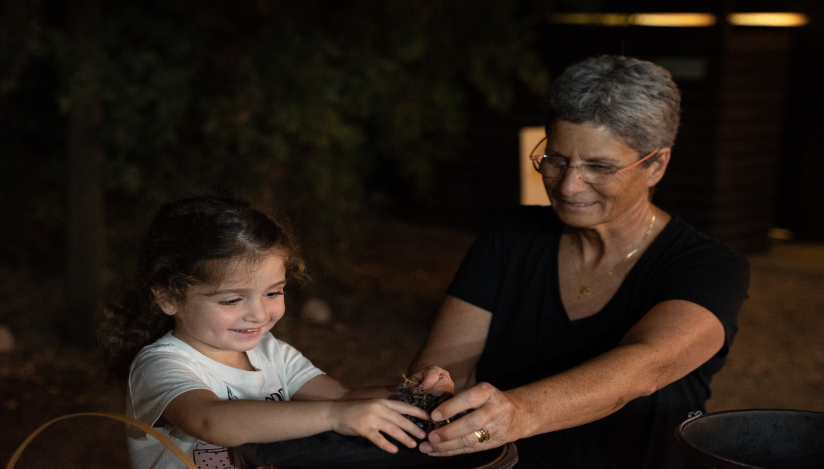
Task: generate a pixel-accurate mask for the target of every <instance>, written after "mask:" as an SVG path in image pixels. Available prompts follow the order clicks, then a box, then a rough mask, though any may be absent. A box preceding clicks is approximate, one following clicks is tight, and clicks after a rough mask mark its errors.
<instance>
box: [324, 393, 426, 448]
mask: <svg viewBox="0 0 824 469" xmlns="http://www.w3.org/2000/svg"><path fill="white" fill-rule="evenodd" d="M401 414H406V415H411V416H413V417H418V418H420V419H423V420H429V414H427V413H426V412H425V411H423V410H422V409H419V408H417V407H415V406H411V405H409V404H405V403H403V402H400V401H391V400H387V399H368V400H356V401H338V402H335V403H333V404H332V407H331V408H330V410H329V416H328V417H327V418H328V419H329V425H330V427H331V428H332V430H333V431H335V432H338V433H340V434H341V435H350V436H354V435H360V436H363V437H365V438H368V439H369V440H370V441H371V442H372V443H375V445H377V446H378V447H379V448H380V449H382V450H384V451H388V452H390V453H396V452H397V451H398V448H397V447H396V446H395V445H393V444H392V443H390V442H389V441H388V440H387V439H386V438H385V437H384V436H383V435H381V433H380V432H383V433H385V434H387V435H389V436H391V437H392V438H394V439H395V440H397V441H398V442H400V443H402V444H404V445H406V446H408V447H410V448H414V447H415V446H416V445H417V442H416V441H415V440H413V439H412V438H411V437H410V436H409V435H413V436H415V437H416V438H418V439H421V440H422V439H424V438H426V433H425V432H424V431H423V430H421V429H420V428H418V427H417V425H415V424H414V423H412V422H411V421H410V420H409V419H407V418H406V417H404V416H403V415H401Z"/></svg>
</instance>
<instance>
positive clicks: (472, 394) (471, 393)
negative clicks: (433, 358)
mask: <svg viewBox="0 0 824 469" xmlns="http://www.w3.org/2000/svg"><path fill="white" fill-rule="evenodd" d="M485 384H486V383H480V384H478V385H476V386H473V387H471V388H469V389H467V390H466V391H463V392H461V393H459V394H457V395H455V396H453V397H452V399H449V400H448V401H446V402H444V403H443V404H441V405H439V406H438V407H436V408H435V410H433V411H432V420H434V421H436V422H440V421H441V420H444V419H448V418H452V417H454V416H455V415H457V414H459V413H461V412H463V411H465V410H469V409H476V408H478V407H480V406H481V405H483V404H484V403H485V402H487V401H488V400H489V394H490V392H489V390H488V389H486V386H489V387H490V388H491V387H492V386H491V385H486V386H484V385H485ZM493 389H494V388H493ZM496 391H497V389H496Z"/></svg>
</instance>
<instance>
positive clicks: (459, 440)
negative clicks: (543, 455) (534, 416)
mask: <svg viewBox="0 0 824 469" xmlns="http://www.w3.org/2000/svg"><path fill="white" fill-rule="evenodd" d="M469 409H475V411H474V412H471V413H469V414H467V415H464V416H463V417H461V418H459V419H457V420H455V421H454V422H452V423H450V424H448V425H446V426H443V427H441V428H439V429H437V430H433V431H432V432H430V433H429V441H428V442H425V443H421V451H422V452H424V453H427V454H430V455H432V456H452V455H455V454H463V453H474V452H476V451H483V450H487V449H490V448H495V447H498V446H501V445H502V444H504V443H508V442H510V441H515V440H517V439H519V438H521V437H522V436H523V434H524V432H523V430H522V427H523V424H524V419H523V418H522V417H521V416H522V415H523V412H520V406H519V405H518V403H517V401H516V400H514V399H513V398H512V396H511V395H510V394H507V393H505V392H502V391H500V390H498V389H497V388H495V387H494V386H492V385H491V384H489V383H479V384H477V385H475V386H473V387H471V388H469V389H467V390H466V391H463V392H461V393H460V394H458V395H456V396H455V397H453V398H452V399H450V400H448V401H446V402H444V403H443V404H441V405H440V406H438V408H437V409H435V410H433V411H432V419H434V420H436V421H438V420H443V419H445V418H451V417H452V416H454V415H456V414H458V413H460V412H462V411H464V410H469ZM483 430H486V432H487V433H488V439H485V440H484V441H480V437H479V436H478V434H476V433H475V432H476V431H477V432H480V433H481V435H483Z"/></svg>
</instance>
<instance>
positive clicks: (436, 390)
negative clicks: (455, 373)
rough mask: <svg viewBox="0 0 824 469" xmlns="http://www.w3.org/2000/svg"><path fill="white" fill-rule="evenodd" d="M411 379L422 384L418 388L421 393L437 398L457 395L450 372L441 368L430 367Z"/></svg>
mask: <svg viewBox="0 0 824 469" xmlns="http://www.w3.org/2000/svg"><path fill="white" fill-rule="evenodd" d="M411 378H414V379H415V380H417V381H418V382H419V383H420V384H419V385H418V387H419V389H420V390H421V391H426V392H428V393H430V394H433V395H435V396H440V395H441V394H444V393H446V394H454V393H455V383H453V382H452V378H451V377H450V376H449V372H448V371H446V370H444V369H443V368H441V367H439V366H428V367H426V368H424V369H423V370H421V371H418V372H416V373H415V374H413V375H412V376H411Z"/></svg>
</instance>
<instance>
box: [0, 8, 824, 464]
mask: <svg viewBox="0 0 824 469" xmlns="http://www.w3.org/2000/svg"><path fill="white" fill-rule="evenodd" d="M777 11H780V12H792V13H803V14H804V15H806V18H807V19H808V23H807V24H806V25H803V26H798V27H768V26H735V25H732V24H730V23H729V22H728V21H727V20H726V18H727V16H728V15H729V14H732V13H746V12H777ZM644 12H656V13H663V12H698V13H708V14H712V15H714V16H715V18H716V22H715V24H714V25H710V26H703V27H649V26H638V25H622V26H604V25H597V24H569V20H568V18H569V16H564V14H569V13H614V14H619V15H622V16H621V18H625V19H626V18H631V17H630V16H629V15H630V14H634V13H644ZM604 18H605V17H604V16H603V15H602V16H594V17H592V18H591V19H592V21H603V20H604ZM822 22H824V5H822V3H821V2H819V1H816V0H795V1H793V0H788V1H782V2H779V1H757V0H751V1H744V0H738V1H733V0H727V1H709V0H699V1H685V0H680V1H669V2H658V1H651V0H648V1H644V0H614V1H609V0H585V1H584V0H579V1H573V0H552V1H539V0H520V1H509V2H501V1H494V0H475V1H472V2H469V1H437V0H407V1H396V0H389V1H376V0H375V1H370V0H347V1H345V2H329V1H320V0H303V1H301V2H287V1H277V0H257V1H254V0H242V1H234V2H225V1H216V0H202V1H165V2H160V1H149V0H134V1H130V2H105V1H101V0H73V1H55V0H40V1H37V0H5V1H4V2H2V4H0V463H2V464H5V462H6V461H8V459H9V458H10V457H11V454H12V452H13V451H14V449H15V448H16V447H17V446H18V445H19V444H20V443H21V442H22V441H23V440H24V438H25V437H26V436H27V435H28V434H29V433H31V432H32V431H33V430H34V429H36V428H37V427H38V426H40V425H41V424H43V423H45V422H47V421H48V420H50V419H52V418H54V417H57V416H60V415H64V414H69V413H73V412H81V411H108V412H122V411H123V410H124V409H125V401H124V399H125V398H124V396H125V393H124V389H123V386H122V385H121V384H118V383H116V382H114V381H111V380H109V379H108V377H107V376H106V373H105V371H104V368H103V364H102V363H103V362H102V355H101V353H100V352H99V351H98V349H97V345H96V344H97V342H96V338H95V335H94V333H95V329H96V327H97V326H96V325H97V323H98V321H99V318H100V305H102V304H104V303H105V302H108V301H111V300H112V299H114V298H116V295H117V293H118V292H119V291H120V289H121V288H122V285H123V284H122V282H124V281H126V280H127V279H128V275H129V274H130V273H131V271H132V269H133V268H134V263H135V260H136V255H137V246H138V244H139V242H140V237H141V236H142V235H143V233H144V232H145V230H146V228H147V226H148V222H149V221H150V219H151V217H152V215H153V214H154V212H155V210H156V209H157V208H158V207H159V205H160V204H161V203H163V202H164V201H166V200H167V199H169V198H172V197H179V196H186V195H193V194H199V193H203V192H215V193H218V194H229V195H234V196H237V197H241V198H245V199H248V200H250V201H252V202H253V205H255V206H256V207H258V208H262V209H267V210H268V209H272V210H275V211H277V212H279V213H282V214H285V215H286V216H288V218H289V219H290V222H291V224H292V226H293V229H294V231H295V232H296V234H297V236H298V238H299V239H300V241H301V244H302V247H303V249H304V251H305V256H306V260H307V264H308V272H309V274H310V275H311V276H312V279H313V280H312V282H311V283H310V284H309V285H308V286H307V287H304V288H302V289H300V290H295V291H290V293H289V295H288V299H287V315H286V317H285V318H284V320H282V322H281V323H279V324H278V325H277V326H276V328H275V329H274V333H275V335H276V336H278V337H279V338H281V339H283V340H285V341H287V342H289V343H291V344H292V345H294V346H295V347H296V348H298V349H299V350H301V351H302V352H303V353H304V354H305V355H306V356H308V357H309V358H310V359H311V360H312V361H313V362H314V363H315V364H316V365H317V366H318V367H320V368H321V369H323V370H325V371H326V372H327V373H328V374H330V375H331V376H333V377H335V378H337V379H339V380H340V381H342V382H343V383H345V384H348V385H354V386H359V385H365V384H387V383H391V382H396V381H398V380H400V379H401V378H400V375H401V373H402V372H404V371H405V370H406V367H407V365H408V364H409V362H410V361H411V359H412V358H413V356H414V354H415V353H416V352H417V348H418V347H419V346H420V344H421V343H422V341H423V338H424V336H425V334H426V328H427V325H428V322H429V320H430V318H431V317H432V315H433V314H434V312H435V311H436V310H437V308H438V305H439V303H440V301H441V300H442V299H443V295H444V292H445V289H446V287H447V286H448V284H449V282H450V280H451V276H452V275H453V274H454V272H455V270H456V269H457V267H458V265H459V263H460V261H461V259H462V257H463V255H464V253H465V252H466V250H467V249H468V247H469V245H470V244H471V243H472V241H473V239H474V235H475V232H476V231H477V230H478V229H479V228H480V227H481V226H483V224H484V222H485V220H486V218H487V216H488V215H489V214H490V212H491V211H493V210H495V209H496V208H500V207H505V206H508V205H515V204H518V203H519V202H520V176H519V161H518V158H519V149H518V148H519V147H518V146H519V131H520V129H521V128H523V127H532V126H541V125H542V124H543V121H542V106H541V103H542V99H543V94H544V91H545V90H546V88H547V85H548V83H549V81H550V80H551V79H552V78H553V77H554V76H556V75H557V74H558V73H559V72H560V71H561V70H563V68H565V67H566V66H568V65H570V64H571V63H574V62H576V61H579V60H581V59H584V58H586V57H591V56H595V55H600V54H624V55H628V56H634V57H637V58H640V59H645V60H651V61H653V62H656V63H658V64H660V65H662V66H664V67H666V68H668V69H669V70H670V71H671V72H672V74H673V77H674V79H675V81H676V83H677V84H678V85H679V87H680V88H681V91H682V99H683V101H682V109H683V111H682V124H681V129H680V132H679V136H678V138H677V139H676V145H675V147H674V148H673V158H672V162H671V164H670V166H669V169H668V171H667V174H666V176H665V177H664V179H663V181H662V183H661V184H660V185H659V188H658V190H657V192H656V194H655V199H654V201H655V203H656V204H658V205H659V206H660V207H662V208H663V209H665V210H667V211H668V212H669V213H671V214H673V215H676V216H679V217H681V218H684V219H685V220H687V221H688V222H690V223H692V224H694V225H695V226H697V227H698V228H699V229H701V230H702V231H704V232H706V233H707V234H710V235H712V236H714V237H717V238H719V239H721V240H722V241H724V242H726V243H728V244H729V245H730V246H732V247H733V248H735V249H737V250H738V251H739V252H742V253H744V254H746V255H747V256H748V257H749V259H750V261H751V263H752V282H751V287H750V300H748V301H747V302H746V303H745V305H744V307H743V309H742V311H741V313H740V316H739V326H740V330H739V333H738V336H737V338H736V342H735V343H734V345H733V348H732V351H731V353H730V356H729V358H728V361H727V365H726V367H725V368H724V369H723V370H722V371H721V372H720V373H719V374H718V375H716V379H715V380H714V382H713V384H712V389H713V397H712V398H711V400H710V401H709V403H708V410H709V411H719V410H728V409H745V408H785V409H804V410H814V411H818V412H824V340H822V337H824V288H822V286H823V285H824V217H823V216H822V215H823V214H824V184H822V182H821V175H822V174H824V86H822V83H823V82H824V24H823V23H822ZM307 300H313V301H307ZM315 300H321V301H322V303H319V302H318V301H315ZM318 304H320V307H319V306H318ZM325 307H328V311H327V310H326V309H325ZM327 313H329V314H327ZM58 462H59V464H60V466H61V467H64V468H73V467H84V468H97V467H100V468H102V467H128V462H127V457H126V450H125V441H124V430H123V428H122V425H121V424H117V423H109V422H105V421H98V420H92V419H82V420H75V421H68V422H64V423H60V424H57V425H55V426H54V427H53V428H51V429H49V430H47V431H46V432H44V433H43V434H42V435H41V436H40V437H39V438H38V440H36V441H35V443H33V444H32V446H31V447H30V448H29V449H28V450H27V452H26V453H25V454H24V456H23V459H22V460H21V461H20V463H19V464H18V466H17V467H27V468H28V467H32V468H34V467H44V468H45V467H52V466H53V465H56V464H58Z"/></svg>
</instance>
